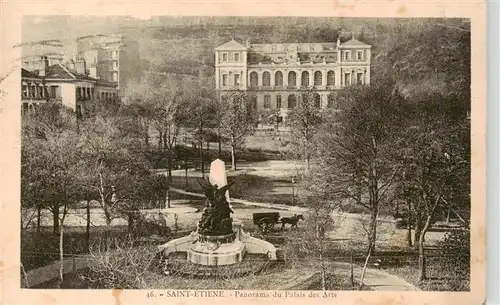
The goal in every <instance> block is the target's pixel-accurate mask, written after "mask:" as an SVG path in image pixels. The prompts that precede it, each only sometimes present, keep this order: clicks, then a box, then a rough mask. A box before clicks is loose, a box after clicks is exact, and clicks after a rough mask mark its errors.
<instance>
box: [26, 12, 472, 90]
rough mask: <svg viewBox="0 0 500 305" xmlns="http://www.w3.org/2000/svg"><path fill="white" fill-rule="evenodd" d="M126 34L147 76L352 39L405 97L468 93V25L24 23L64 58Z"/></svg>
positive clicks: (242, 20) (204, 20) (29, 37)
mask: <svg viewBox="0 0 500 305" xmlns="http://www.w3.org/2000/svg"><path fill="white" fill-rule="evenodd" d="M118 32H119V33H126V34H127V35H129V36H130V37H131V38H133V39H135V40H137V41H138V42H139V44H140V55H141V60H142V66H143V69H144V70H147V69H149V68H150V67H154V68H155V69H158V70H160V71H162V72H167V73H179V74H190V75H198V74H199V71H200V69H202V70H203V73H204V75H205V76H206V77H211V76H212V75H213V65H214V58H213V49H214V48H215V47H216V46H217V45H220V44H222V43H224V42H226V41H228V40H230V39H232V38H234V39H236V40H238V41H245V40H246V39H250V40H251V41H252V42H254V43H273V42H325V41H336V39H337V37H338V36H340V38H341V40H347V39H349V38H350V37H351V35H353V36H354V37H357V38H358V39H360V40H363V41H365V42H367V43H369V44H371V45H372V46H373V48H372V54H373V57H372V62H373V64H372V66H373V69H372V70H373V73H372V76H373V79H374V80H376V79H377V78H385V77H387V76H388V75H390V76H392V77H394V78H395V79H397V80H398V81H399V82H400V84H401V85H402V86H403V87H404V88H405V90H406V91H407V93H409V94H413V93H414V92H415V91H428V90H437V91H441V92H449V91H456V90H459V89H457V88H468V87H469V83H470V73H469V72H470V24H469V23H468V22H467V21H466V20H463V19H396V18H393V19H382V18H363V19H360V18H359V19H358V18H324V17H322V18H301V17H293V18H285V17H279V18H246V17H154V18H152V19H150V20H139V19H133V18H130V17H69V16H57V17H51V18H41V17H26V18H25V19H24V20H23V40H24V41H25V42H27V41H36V40H42V39H60V40H62V42H63V43H64V44H65V50H66V51H67V52H70V53H73V52H74V40H75V39H76V38H77V37H79V36H82V35H88V34H97V33H118Z"/></svg>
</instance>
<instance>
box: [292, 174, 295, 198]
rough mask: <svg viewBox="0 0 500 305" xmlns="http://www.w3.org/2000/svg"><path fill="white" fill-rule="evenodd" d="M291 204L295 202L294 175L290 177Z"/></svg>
mask: <svg viewBox="0 0 500 305" xmlns="http://www.w3.org/2000/svg"><path fill="white" fill-rule="evenodd" d="M292 204H293V205H294V204H295V176H294V177H292Z"/></svg>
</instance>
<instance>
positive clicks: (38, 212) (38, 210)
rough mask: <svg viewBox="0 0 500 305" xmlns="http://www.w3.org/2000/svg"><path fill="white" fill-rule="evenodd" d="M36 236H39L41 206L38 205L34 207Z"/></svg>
mask: <svg viewBox="0 0 500 305" xmlns="http://www.w3.org/2000/svg"><path fill="white" fill-rule="evenodd" d="M36 209H37V211H36V234H37V236H38V235H40V222H41V219H42V205H41V204H38V205H37V207H36Z"/></svg>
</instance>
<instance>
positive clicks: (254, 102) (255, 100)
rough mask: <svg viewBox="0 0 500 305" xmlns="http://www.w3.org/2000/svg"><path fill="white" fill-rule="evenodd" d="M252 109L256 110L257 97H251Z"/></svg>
mask: <svg viewBox="0 0 500 305" xmlns="http://www.w3.org/2000/svg"><path fill="white" fill-rule="evenodd" d="M252 108H253V109H257V97H256V96H252Z"/></svg>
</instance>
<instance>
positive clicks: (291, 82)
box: [288, 71, 297, 87]
mask: <svg viewBox="0 0 500 305" xmlns="http://www.w3.org/2000/svg"><path fill="white" fill-rule="evenodd" d="M288 86H293V87H295V86H297V74H296V73H295V72H294V71H290V72H288Z"/></svg>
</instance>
